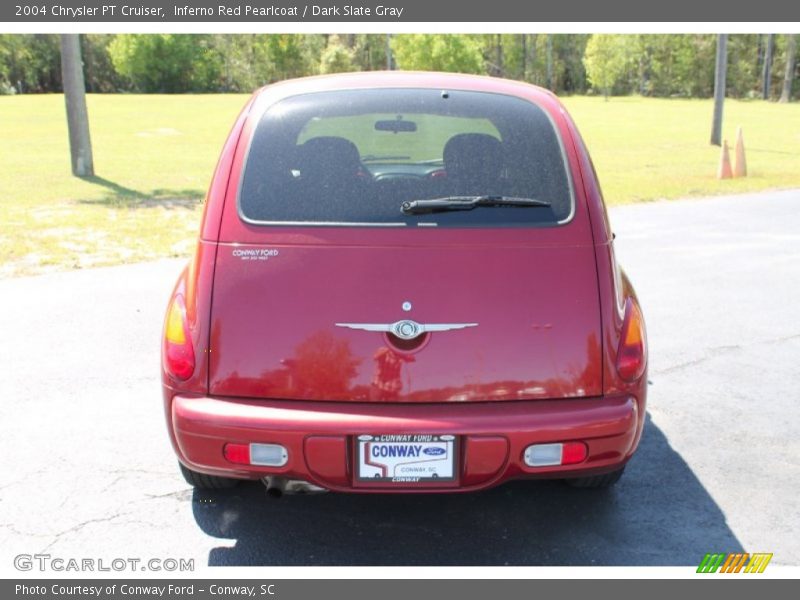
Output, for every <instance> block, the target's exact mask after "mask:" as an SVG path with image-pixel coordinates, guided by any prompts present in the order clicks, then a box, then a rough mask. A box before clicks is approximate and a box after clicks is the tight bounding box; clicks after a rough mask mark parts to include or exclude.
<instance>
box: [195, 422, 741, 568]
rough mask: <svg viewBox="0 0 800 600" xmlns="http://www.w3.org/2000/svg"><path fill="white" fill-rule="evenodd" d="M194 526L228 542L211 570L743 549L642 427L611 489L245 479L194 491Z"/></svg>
mask: <svg viewBox="0 0 800 600" xmlns="http://www.w3.org/2000/svg"><path fill="white" fill-rule="evenodd" d="M192 508H193V512H194V517H195V520H196V521H197V523H198V525H199V526H200V527H201V528H202V530H203V531H204V532H205V533H207V534H209V535H212V536H215V537H219V538H226V539H231V540H235V544H234V545H233V546H232V547H230V548H228V547H221V548H215V549H213V550H212V551H211V552H210V553H209V557H208V564H209V565H211V566H239V565H680V566H684V565H686V566H696V565H698V564H699V563H700V560H701V559H702V557H703V555H704V554H705V553H706V552H711V551H718V552H741V551H743V550H742V546H741V544H740V543H739V541H738V540H737V539H736V536H735V535H734V534H733V532H732V531H731V530H730V529H729V528H728V526H727V524H726V522H725V517H724V515H723V514H722V512H721V510H720V509H719V507H718V506H717V505H716V503H715V502H714V500H713V499H712V498H711V496H709V494H708V492H706V490H705V488H704V487H703V485H702V484H701V483H700V481H699V480H698V479H697V478H696V477H695V475H694V473H692V471H691V469H690V468H689V466H688V465H687V464H686V463H685V462H684V461H683V459H682V458H681V457H680V456H679V455H678V454H677V453H676V452H675V451H674V450H673V449H672V448H671V447H670V445H669V443H668V442H667V439H666V437H665V436H664V434H663V433H662V432H661V431H660V430H659V429H658V427H656V426H655V425H654V424H653V423H652V422H651V420H650V417H649V415H648V418H647V425H646V429H645V433H644V437H643V440H642V443H641V445H640V447H639V450H638V452H637V454H636V456H635V457H634V458H633V460H632V461H631V462H630V463H629V465H628V469H627V471H626V473H625V475H624V477H623V478H622V480H621V481H620V482H619V483H618V484H617V485H616V486H615V487H613V488H612V489H609V490H581V489H573V488H570V487H567V486H566V485H564V484H563V483H561V482H558V481H518V482H512V483H509V484H507V485H505V486H501V487H499V488H495V489H493V490H489V491H487V492H482V493H473V494H447V495H433V496H404V495H378V496H374V495H372V496H369V495H350V494H323V495H317V496H285V497H284V498H282V499H280V500H274V499H270V498H267V497H266V494H265V493H264V486H262V485H261V484H260V483H248V484H245V485H241V486H239V487H238V488H236V489H234V490H230V491H225V492H207V491H199V490H198V491H195V492H194V496H193V499H192Z"/></svg>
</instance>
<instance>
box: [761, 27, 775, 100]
mask: <svg viewBox="0 0 800 600" xmlns="http://www.w3.org/2000/svg"><path fill="white" fill-rule="evenodd" d="M774 50H775V34H774V33H770V34H769V35H767V49H766V52H765V54H764V70H763V71H762V73H761V83H762V85H763V87H762V89H761V98H762V99H763V100H769V88H770V87H772V53H773V51H774Z"/></svg>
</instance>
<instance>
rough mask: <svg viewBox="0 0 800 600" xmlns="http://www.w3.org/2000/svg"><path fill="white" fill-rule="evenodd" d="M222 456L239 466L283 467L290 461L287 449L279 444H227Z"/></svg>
mask: <svg viewBox="0 0 800 600" xmlns="http://www.w3.org/2000/svg"><path fill="white" fill-rule="evenodd" d="M222 454H223V455H224V456H225V460H227V461H228V462H232V463H235V464H237V465H257V466H260V467H282V466H283V465H285V464H286V463H287V462H288V460H289V453H288V452H287V451H286V448H284V447H283V446H280V445H278V444H225V447H224V448H223V449H222Z"/></svg>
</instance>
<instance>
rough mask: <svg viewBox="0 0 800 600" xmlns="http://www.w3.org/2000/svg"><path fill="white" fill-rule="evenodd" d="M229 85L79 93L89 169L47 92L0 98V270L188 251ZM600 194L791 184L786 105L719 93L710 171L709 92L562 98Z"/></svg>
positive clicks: (613, 199)
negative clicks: (81, 168) (730, 150)
mask: <svg viewBox="0 0 800 600" xmlns="http://www.w3.org/2000/svg"><path fill="white" fill-rule="evenodd" d="M245 100H246V96H243V95H194V96H192V95H186V96H158V95H151V96H137V95H90V96H89V98H88V104H89V117H90V121H91V130H92V131H91V133H92V142H93V147H94V160H95V172H96V173H97V176H96V177H94V178H91V179H85V180H82V179H78V178H75V177H72V176H71V174H70V170H69V152H68V143H67V131H66V123H65V117H64V114H65V113H64V100H63V97H62V96H60V95H36V96H2V97H0V131H2V132H3V139H4V141H5V144H3V146H2V147H0V164H2V165H3V171H2V177H0V277H7V276H13V275H20V274H31V273H41V272H45V271H48V270H58V269H70V268H82V267H89V266H94V265H105V264H116V263H122V262H134V261H139V260H146V259H150V258H157V257H165V256H189V254H190V253H191V249H192V245H193V241H194V239H193V238H194V236H195V234H196V232H197V227H198V221H199V218H200V214H201V202H202V199H203V196H204V194H205V190H206V187H207V186H208V182H209V179H210V177H211V174H212V171H213V168H214V165H215V163H216V160H217V157H218V154H219V151H220V149H221V147H222V143H223V141H224V139H225V136H226V135H227V133H228V130H229V128H230V126H231V125H232V123H233V120H234V119H235V117H236V115H237V114H238V111H239V109H240V108H241V107H242V105H243V104H244V102H245ZM565 104H566V106H567V108H568V110H569V111H570V112H571V114H572V115H573V117H574V118H575V120H576V121H577V123H578V127H579V128H580V130H581V132H582V133H583V135H584V137H585V139H586V142H587V144H588V146H589V149H590V150H591V152H592V156H593V158H594V161H595V166H596V167H597V170H598V174H599V176H600V180H601V183H602V185H603V191H604V194H605V197H606V201H607V202H608V203H609V204H619V203H624V202H637V201H646V200H654V199H660V198H677V197H685V196H693V195H694V196H697V195H710V194H722V193H736V192H744V191H751V190H761V189H768V188H786V187H800V156H798V154H800V103H793V104H788V105H780V104H774V103H765V102H759V101H749V102H741V101H732V100H728V101H726V106H725V121H724V122H725V128H724V136H725V137H727V138H728V139H729V140H731V141H733V138H734V135H735V130H736V126H738V125H741V126H742V127H743V128H744V136H745V146H746V147H747V161H748V169H749V172H750V176H749V177H747V178H746V179H737V180H727V181H718V180H717V179H716V177H715V174H716V168H717V162H718V159H719V149H718V148H715V147H712V146H710V145H709V144H708V137H709V133H710V122H711V108H712V107H711V101H710V100H666V99H665V100H661V99H642V98H612V99H611V100H610V101H608V102H605V101H603V100H602V98H589V97H574V98H566V99H565Z"/></svg>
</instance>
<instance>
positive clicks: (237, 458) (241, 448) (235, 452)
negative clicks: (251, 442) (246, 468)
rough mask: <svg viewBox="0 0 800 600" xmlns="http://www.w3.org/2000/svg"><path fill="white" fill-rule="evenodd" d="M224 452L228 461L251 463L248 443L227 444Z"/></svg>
mask: <svg viewBox="0 0 800 600" xmlns="http://www.w3.org/2000/svg"><path fill="white" fill-rule="evenodd" d="M222 454H223V455H224V456H225V460H227V461H228V462H232V463H236V464H237V465H249V464H250V446H248V445H247V444H225V447H224V448H223V449H222Z"/></svg>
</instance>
